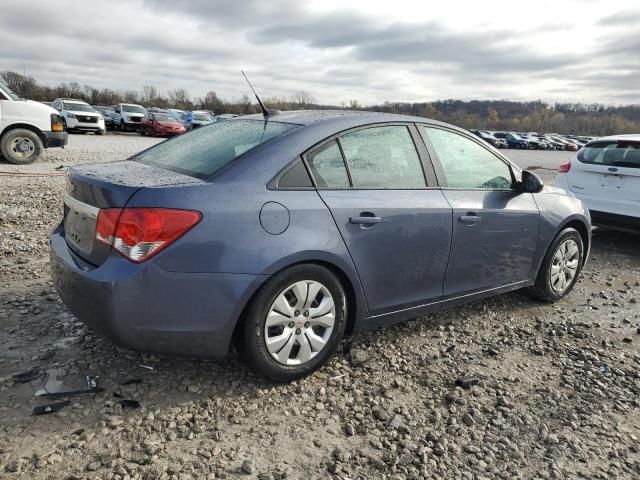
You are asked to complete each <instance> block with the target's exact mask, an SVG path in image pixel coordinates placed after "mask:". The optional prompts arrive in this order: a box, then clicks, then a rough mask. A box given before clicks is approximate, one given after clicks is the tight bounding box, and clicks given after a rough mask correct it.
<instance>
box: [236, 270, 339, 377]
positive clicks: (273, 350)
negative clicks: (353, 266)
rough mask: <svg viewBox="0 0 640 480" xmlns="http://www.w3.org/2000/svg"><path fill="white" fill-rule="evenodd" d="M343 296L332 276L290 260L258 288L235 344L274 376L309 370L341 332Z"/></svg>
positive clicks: (260, 369) (330, 350) (324, 356)
mask: <svg viewBox="0 0 640 480" xmlns="http://www.w3.org/2000/svg"><path fill="white" fill-rule="evenodd" d="M346 310H347V306H346V297H345V293H344V289H343V288H342V285H341V284H340V281H339V280H338V279H337V278H336V276H335V275H334V274H333V273H331V271H329V270H327V269H326V268H324V267H320V266H318V265H296V266H294V267H291V268H289V269H287V270H284V271H282V272H280V273H278V274H276V275H275V276H273V277H272V278H271V279H270V280H269V281H267V283H266V284H265V285H264V286H263V287H262V288H261V289H260V290H259V291H258V293H257V295H256V297H255V298H254V300H253V302H252V304H251V306H250V307H249V311H248V313H247V316H246V318H245V320H244V324H243V326H242V327H243V331H242V338H241V339H240V340H239V347H240V348H239V350H240V353H241V356H242V357H243V359H244V360H245V361H246V362H247V364H248V365H249V366H250V367H251V368H252V369H254V370H256V371H258V372H259V373H261V374H263V375H265V376H267V377H269V378H271V379H272V380H275V381H278V382H291V381H293V380H296V379H298V378H301V377H304V376H306V375H309V374H311V373H312V372H314V371H315V370H317V369H318V368H320V367H321V366H322V365H323V364H324V363H325V362H326V361H327V360H328V359H329V357H330V356H331V354H332V353H333V351H334V350H335V348H336V346H337V345H338V344H339V342H340V340H341V339H342V336H343V335H344V330H345V325H346Z"/></svg>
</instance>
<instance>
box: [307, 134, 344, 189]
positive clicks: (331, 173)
mask: <svg viewBox="0 0 640 480" xmlns="http://www.w3.org/2000/svg"><path fill="white" fill-rule="evenodd" d="M307 162H308V164H309V168H310V169H311V173H312V174H313V178H315V179H316V184H317V185H318V188H349V176H348V174H347V169H346V168H345V166H344V161H343V160H342V154H341V153H340V147H338V143H337V142H336V141H335V140H333V141H331V142H329V143H327V144H326V145H323V146H322V147H320V148H319V149H318V150H316V151H314V152H313V153H311V154H309V155H307Z"/></svg>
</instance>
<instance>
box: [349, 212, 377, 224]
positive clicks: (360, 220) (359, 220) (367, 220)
mask: <svg viewBox="0 0 640 480" xmlns="http://www.w3.org/2000/svg"><path fill="white" fill-rule="evenodd" d="M381 221H382V218H380V217H375V216H373V214H371V215H363V214H360V216H359V217H351V218H349V223H355V224H356V225H373V224H374V223H380V222H381Z"/></svg>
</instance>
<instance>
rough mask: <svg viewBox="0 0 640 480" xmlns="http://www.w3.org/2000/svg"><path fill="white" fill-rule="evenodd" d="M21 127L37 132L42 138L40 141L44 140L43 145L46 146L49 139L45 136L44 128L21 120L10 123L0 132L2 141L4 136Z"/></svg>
mask: <svg viewBox="0 0 640 480" xmlns="http://www.w3.org/2000/svg"><path fill="white" fill-rule="evenodd" d="M19 128H23V129H25V130H30V131H32V132H33V133H35V134H36V135H38V138H39V139H40V141H41V142H42V146H43V147H45V146H46V144H47V139H46V138H45V136H44V133H43V132H42V130H40V128H38V127H37V126H35V125H32V124H30V123H24V122H19V123H12V124H11V125H8V126H7V127H6V128H5V129H4V130H2V133H0V141H2V139H3V138H4V136H5V135H6V134H7V133H9V132H11V131H13V130H17V129H19Z"/></svg>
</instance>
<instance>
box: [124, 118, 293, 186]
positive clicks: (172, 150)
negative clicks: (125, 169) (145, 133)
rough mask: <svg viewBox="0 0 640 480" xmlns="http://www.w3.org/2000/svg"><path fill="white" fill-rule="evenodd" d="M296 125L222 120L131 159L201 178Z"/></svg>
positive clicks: (158, 145) (159, 144)
mask: <svg viewBox="0 0 640 480" xmlns="http://www.w3.org/2000/svg"><path fill="white" fill-rule="evenodd" d="M298 127H299V125H295V124H290V123H280V122H272V121H270V122H264V121H261V120H233V121H230V122H222V123H219V124H213V125H211V126H210V127H207V128H198V129H197V130H193V131H192V132H190V133H188V134H186V135H180V136H178V137H174V138H172V139H171V140H167V141H164V142H161V143H158V144H157V145H155V146H154V147H151V148H150V149H148V150H144V151H143V152H140V153H139V154H137V155H134V156H133V157H131V160H135V161H138V162H141V163H144V164H147V165H153V166H157V167H160V168H166V169H167V170H173V171H177V172H180V173H185V174H187V175H193V176H195V177H200V178H203V177H208V176H210V175H212V174H213V173H215V172H216V171H218V170H219V169H221V168H222V167H224V166H225V165H227V164H228V163H230V162H231V161H233V160H235V159H236V158H238V157H239V156H240V155H242V154H243V153H245V152H247V151H249V150H251V149H253V148H255V147H257V146H258V145H261V144H263V143H265V142H268V141H269V140H271V139H273V138H276V137H279V136H280V135H284V134H285V133H287V132H289V131H291V130H294V129H296V128H298Z"/></svg>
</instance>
